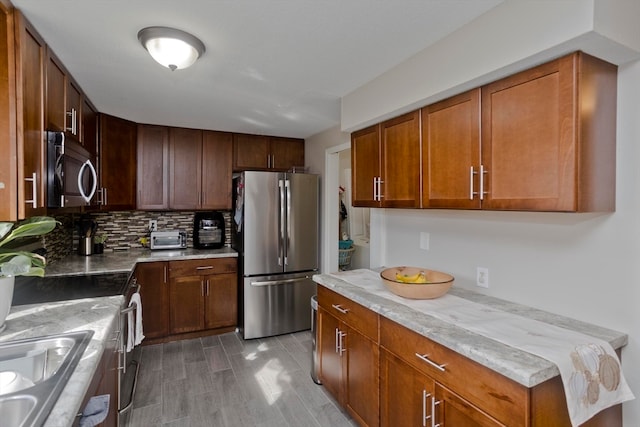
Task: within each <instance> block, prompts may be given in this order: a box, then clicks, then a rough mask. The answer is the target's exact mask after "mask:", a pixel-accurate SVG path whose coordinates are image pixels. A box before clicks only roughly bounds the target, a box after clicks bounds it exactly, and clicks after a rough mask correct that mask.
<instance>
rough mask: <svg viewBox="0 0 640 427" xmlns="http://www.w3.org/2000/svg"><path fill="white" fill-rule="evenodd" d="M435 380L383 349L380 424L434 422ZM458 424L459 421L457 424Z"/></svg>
mask: <svg viewBox="0 0 640 427" xmlns="http://www.w3.org/2000/svg"><path fill="white" fill-rule="evenodd" d="M434 395H435V384H434V381H433V380H432V379H431V378H429V377H427V376H425V375H422V374H421V373H419V372H418V371H416V370H415V369H413V368H412V367H411V366H409V365H408V364H407V363H405V362H403V361H402V360H400V359H398V358H397V357H395V356H394V355H392V354H391V353H389V352H387V351H384V350H382V351H381V352H380V425H381V426H383V427H395V426H430V425H432V424H431V400H432V399H433V398H434ZM453 425H455V424H453Z"/></svg>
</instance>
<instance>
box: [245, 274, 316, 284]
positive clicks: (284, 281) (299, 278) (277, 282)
mask: <svg viewBox="0 0 640 427" xmlns="http://www.w3.org/2000/svg"><path fill="white" fill-rule="evenodd" d="M304 279H311V276H301V277H296V278H295V279H284V280H264V281H260V282H251V286H273V285H286V284H287V283H293V282H299V281H300V280H304Z"/></svg>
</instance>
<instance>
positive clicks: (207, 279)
mask: <svg viewBox="0 0 640 427" xmlns="http://www.w3.org/2000/svg"><path fill="white" fill-rule="evenodd" d="M207 296H209V279H207Z"/></svg>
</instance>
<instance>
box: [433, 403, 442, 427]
mask: <svg viewBox="0 0 640 427" xmlns="http://www.w3.org/2000/svg"><path fill="white" fill-rule="evenodd" d="M441 403H442V400H438V401H437V402H436V398H435V396H434V397H433V398H432V399H431V427H440V423H438V424H436V405H439V404H441Z"/></svg>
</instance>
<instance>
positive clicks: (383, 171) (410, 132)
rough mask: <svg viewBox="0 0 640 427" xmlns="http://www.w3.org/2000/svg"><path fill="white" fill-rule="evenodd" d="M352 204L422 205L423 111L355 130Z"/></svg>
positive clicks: (378, 205)
mask: <svg viewBox="0 0 640 427" xmlns="http://www.w3.org/2000/svg"><path fill="white" fill-rule="evenodd" d="M351 163H352V170H351V173H352V176H353V179H352V182H353V194H354V196H353V205H354V206H363V207H364V206H369V207H396V208H417V207H420V173H421V170H420V112H419V111H414V112H411V113H408V114H405V115H402V116H400V117H396V118H394V119H391V120H388V121H386V122H384V123H381V124H380V125H376V126H372V127H369V128H366V129H363V130H361V131H359V132H355V133H354V134H353V135H352V138H351Z"/></svg>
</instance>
